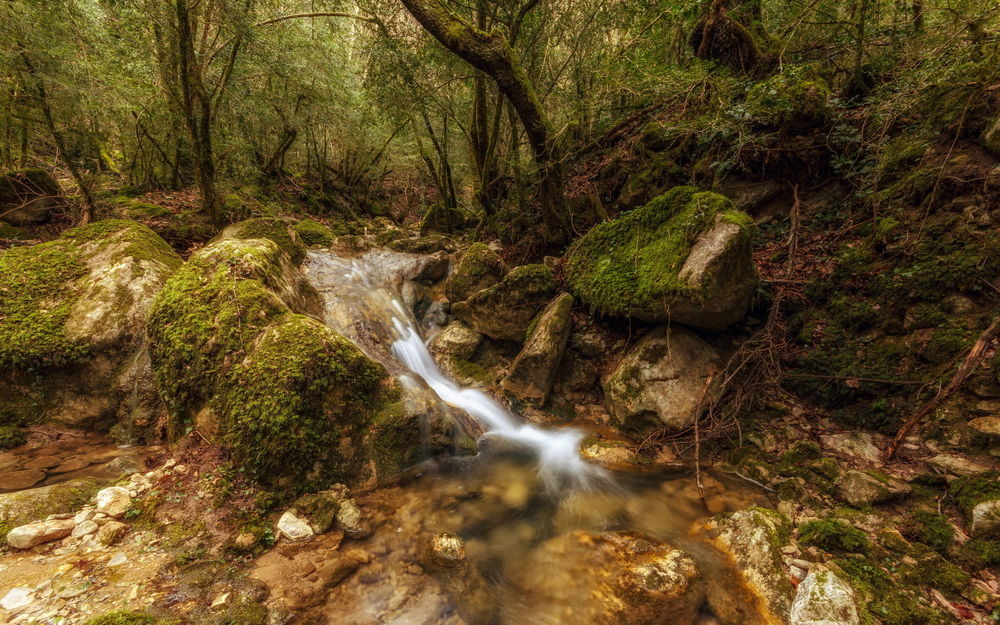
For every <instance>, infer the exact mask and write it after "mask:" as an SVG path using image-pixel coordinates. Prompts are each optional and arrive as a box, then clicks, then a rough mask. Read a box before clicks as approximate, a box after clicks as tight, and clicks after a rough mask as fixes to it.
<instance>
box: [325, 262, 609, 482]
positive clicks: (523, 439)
mask: <svg viewBox="0 0 1000 625" xmlns="http://www.w3.org/2000/svg"><path fill="white" fill-rule="evenodd" d="M310 259H311V264H310V269H309V278H310V281H311V282H312V283H313V285H314V286H316V287H317V289H318V290H319V291H320V292H321V293H323V294H324V295H325V296H326V298H327V302H328V305H327V313H328V314H327V317H328V319H327V322H328V323H329V324H330V325H332V326H333V327H334V328H335V329H337V330H338V331H340V332H342V333H345V334H346V335H347V336H348V338H352V339H353V340H355V341H356V342H358V341H359V337H360V334H361V332H359V330H358V328H357V327H356V326H357V325H358V324H357V322H356V321H353V322H346V318H347V317H353V318H354V319H358V318H360V317H363V318H364V319H365V323H364V325H365V328H364V330H365V331H364V334H365V335H366V336H367V338H369V340H370V339H371V337H373V336H377V337H379V338H381V339H382V340H386V341H392V342H391V345H390V347H389V349H390V353H391V354H392V356H393V357H395V359H396V360H397V361H398V362H399V363H401V364H402V365H403V366H404V367H406V369H408V370H409V371H411V372H412V373H413V374H415V375H417V376H418V377H419V378H420V379H422V380H423V381H424V382H426V383H427V385H428V386H429V387H430V388H431V389H432V390H433V391H434V393H435V394H437V396H438V397H439V398H440V399H441V400H442V401H443V402H444V403H446V404H448V405H449V406H452V407H454V408H458V409H459V410H463V411H465V412H466V413H468V414H469V415H471V416H472V417H473V418H474V419H476V421H477V422H479V423H480V424H482V425H483V426H484V428H486V429H487V430H488V431H489V432H490V433H492V434H494V435H497V436H501V437H503V438H506V439H508V440H510V441H513V442H514V443H517V444H518V445H519V446H523V447H526V448H529V449H531V450H532V451H533V452H534V453H535V454H537V457H538V470H539V474H540V476H541V477H542V479H543V481H544V482H545V484H546V485H547V486H548V487H550V488H553V489H558V488H567V487H571V488H586V487H588V486H589V485H591V484H593V483H594V482H595V481H604V480H605V479H607V474H606V472H605V471H603V470H602V469H600V468H598V467H596V466H594V465H592V464H589V463H588V462H586V461H585V460H584V459H583V458H581V457H580V442H581V441H582V439H583V433H582V432H580V431H578V430H574V429H558V430H556V429H547V428H542V427H539V426H535V425H532V424H524V423H518V422H517V419H516V418H515V417H514V415H512V414H511V413H510V412H509V411H508V410H507V409H506V408H504V407H503V406H502V405H501V404H500V403H499V402H498V401H496V400H495V399H493V398H492V397H490V396H489V395H487V394H486V393H484V392H483V391H481V390H478V389H475V388H469V387H462V386H460V385H458V384H457V383H456V382H455V381H453V380H451V379H449V378H448V377H447V376H446V375H445V374H444V373H443V372H442V371H441V369H440V368H439V367H438V366H437V363H436V362H434V358H433V357H432V356H431V353H430V350H428V349H427V345H426V344H425V343H424V340H423V338H422V337H421V335H420V332H419V330H418V328H417V323H416V321H415V319H414V318H413V315H412V314H411V313H410V312H409V311H408V310H407V308H406V307H405V306H404V305H403V304H402V302H401V301H400V299H399V297H398V296H396V295H395V293H394V290H395V289H397V288H398V287H399V284H398V283H399V282H402V280H403V279H405V278H407V277H408V276H407V273H413V270H412V269H410V268H408V267H407V266H406V262H407V261H410V263H411V264H412V262H413V259H419V257H415V256H413V255H410V254H398V253H387V252H377V253H372V254H368V255H366V256H364V257H362V258H360V259H351V260H347V259H341V258H338V257H336V256H334V255H333V254H332V253H330V252H310ZM389 267H392V268H393V269H391V270H390V269H387V268H389ZM408 270H409V271H408ZM376 276H377V277H378V278H381V280H379V281H378V282H377V281H376V280H375V277H376ZM394 282H396V283H395V284H394ZM331 299H335V300H336V302H337V303H339V304H340V306H337V308H338V309H339V314H336V312H335V311H332V310H331V306H330V304H331ZM343 304H347V305H349V306H352V307H354V310H353V312H354V314H353V315H345V314H344V312H343V310H344V309H343ZM359 306H360V307H363V308H364V309H366V310H358V308H357V307H359ZM373 325H374V326H377V327H375V328H373V327H372V326H373ZM362 347H365V346H364V345H363V346H362ZM368 348H369V351H370V350H371V349H372V346H371V345H368Z"/></svg>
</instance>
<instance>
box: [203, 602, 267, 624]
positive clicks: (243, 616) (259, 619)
mask: <svg viewBox="0 0 1000 625" xmlns="http://www.w3.org/2000/svg"><path fill="white" fill-rule="evenodd" d="M208 623H209V624H210V625H265V624H266V623H267V608H266V607H264V605H263V604H260V603H255V602H252V601H239V602H237V603H235V604H234V605H232V606H230V607H228V608H226V609H225V610H224V611H223V613H222V614H219V615H217V616H213V617H211V618H210V619H209V620H208Z"/></svg>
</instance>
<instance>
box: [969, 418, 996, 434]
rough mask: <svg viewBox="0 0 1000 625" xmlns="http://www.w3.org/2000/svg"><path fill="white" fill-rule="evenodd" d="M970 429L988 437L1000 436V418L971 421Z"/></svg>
mask: <svg viewBox="0 0 1000 625" xmlns="http://www.w3.org/2000/svg"><path fill="white" fill-rule="evenodd" d="M969 427H970V428H972V429H973V430H975V431H977V432H979V433H980V434H985V435H987V436H1000V417H979V418H978V419H973V420H972V421H969Z"/></svg>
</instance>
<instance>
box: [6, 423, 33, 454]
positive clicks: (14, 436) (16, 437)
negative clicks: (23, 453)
mask: <svg viewBox="0 0 1000 625" xmlns="http://www.w3.org/2000/svg"><path fill="white" fill-rule="evenodd" d="M27 439H28V435H27V433H26V432H25V431H24V430H23V429H21V428H19V427H14V426H12V425H0V449H11V448H12V447H20V446H21V445H23V444H24V441H26V440H27Z"/></svg>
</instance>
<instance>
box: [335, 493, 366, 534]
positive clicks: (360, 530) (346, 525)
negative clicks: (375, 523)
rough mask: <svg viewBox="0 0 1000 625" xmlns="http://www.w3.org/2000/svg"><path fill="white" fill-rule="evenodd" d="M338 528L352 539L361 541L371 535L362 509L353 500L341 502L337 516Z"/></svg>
mask: <svg viewBox="0 0 1000 625" xmlns="http://www.w3.org/2000/svg"><path fill="white" fill-rule="evenodd" d="M336 523H337V527H338V528H340V529H342V530H344V533H345V534H347V535H348V536H350V537H351V538H355V539H360V538H365V537H367V536H369V535H371V533H372V531H371V527H369V525H368V522H367V520H366V519H365V517H364V514H363V513H362V512H361V508H359V507H358V504H357V503H355V502H354V500H353V499H344V500H342V501H341V502H340V507H339V508H338V509H337V516H336Z"/></svg>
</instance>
